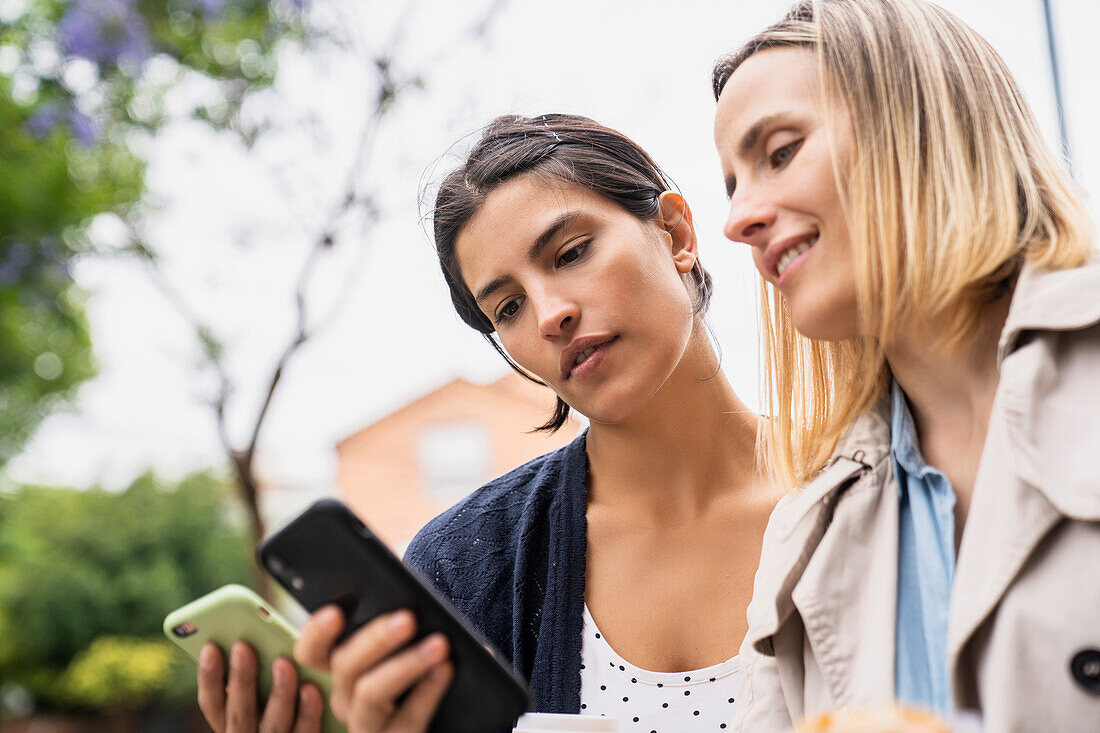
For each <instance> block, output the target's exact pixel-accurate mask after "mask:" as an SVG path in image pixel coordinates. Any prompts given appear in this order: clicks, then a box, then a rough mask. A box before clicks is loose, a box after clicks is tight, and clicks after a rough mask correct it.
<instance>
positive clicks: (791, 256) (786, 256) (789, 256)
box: [775, 236, 817, 277]
mask: <svg viewBox="0 0 1100 733" xmlns="http://www.w3.org/2000/svg"><path fill="white" fill-rule="evenodd" d="M815 244H817V237H816V236H814V237H812V238H811V239H808V240H806V241H805V242H802V243H800V244H796V245H795V246H793V247H791V248H790V249H788V250H787V251H786V252H784V253H783V256H782V257H780V258H779V262H777V263H776V267H775V270H776V274H777V275H778V276H780V277H782V276H783V271H784V270H786V269H787V268H788V267H789V266H790V264H791V263H792V262H794V261H795V260H796V259H797V258H798V256H799V255H800V254H802V253H803V252H805V251H807V250H808V249H810V247H813V246H814V245H815Z"/></svg>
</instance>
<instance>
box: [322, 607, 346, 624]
mask: <svg viewBox="0 0 1100 733" xmlns="http://www.w3.org/2000/svg"><path fill="white" fill-rule="evenodd" d="M318 614H319V615H320V616H321V623H322V624H324V625H325V626H329V627H333V626H336V625H337V624H339V623H340V619H341V617H342V616H343V614H342V613H340V609H339V608H337V607H336V606H325V607H324V608H322V609H321V610H320V611H318Z"/></svg>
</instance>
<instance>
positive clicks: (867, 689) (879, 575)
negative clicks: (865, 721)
mask: <svg viewBox="0 0 1100 733" xmlns="http://www.w3.org/2000/svg"><path fill="white" fill-rule="evenodd" d="M892 472H893V468H892V461H890V460H889V455H886V456H884V457H882V458H881V459H880V460H879V462H878V463H877V464H876V465H875V467H874V470H873V471H868V472H867V473H866V474H865V475H864V476H863V477H861V478H860V480H859V481H857V482H856V483H855V484H853V485H852V486H851V487H850V488H848V489H847V491H845V493H844V500H843V501H841V502H838V503H837V505H836V510H835V512H834V515H833V518H832V522H831V523H830V527H829V530H828V531H827V532H825V534H824V536H823V537H822V539H821V541H820V543H819V544H818V546H817V549H816V550H815V552H814V553H813V557H812V558H811V559H810V561H809V563H808V564H807V566H806V569H805V571H804V572H803V574H802V577H801V579H800V580H799V581H798V584H797V585H796V586H795V588H794V591H793V593H792V597H793V600H794V604H795V606H796V607H797V609H798V612H799V615H800V616H801V617H802V620H803V624H804V626H805V628H806V636H807V638H808V640H809V643H810V648H811V649H813V652H814V658H815V659H816V661H817V665H818V667H819V669H820V670H821V674H822V678H823V679H824V682H825V685H826V686H827V687H828V689H829V693H830V695H831V696H832V697H833V699H834V700H836V702H837V703H838V704H841V705H853V704H873V703H885V702H888V701H889V700H891V699H893V696H894V646H895V640H894V635H895V615H896V609H897V566H898V553H897V544H898V543H897V526H898V495H897V491H895V490H893V489H892V487H893V486H894V484H893V482H892V481H891V480H889V478H888V477H884V475H883V474H887V473H888V474H892ZM884 479H885V480H884ZM884 484H885V488H884Z"/></svg>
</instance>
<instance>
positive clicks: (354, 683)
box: [295, 606, 454, 733]
mask: <svg viewBox="0 0 1100 733" xmlns="http://www.w3.org/2000/svg"><path fill="white" fill-rule="evenodd" d="M415 628H416V624H415V620H414V618H413V617H412V614H411V613H409V612H408V611H398V612H396V613H393V614H384V615H382V616H379V617H377V618H375V619H373V620H371V621H368V622H367V623H366V624H365V625H364V626H363V627H361V628H360V629H359V630H358V631H356V632H355V633H353V634H352V636H350V637H348V639H347V640H346V641H344V642H343V643H341V644H339V646H337V645H336V640H337V638H338V637H339V636H340V635H341V632H342V631H343V629H344V617H343V612H341V611H340V610H339V608H337V607H335V606H326V607H325V608H322V609H321V610H320V611H318V612H317V613H315V614H314V615H313V617H311V618H310V620H309V622H308V623H307V624H306V625H305V627H304V628H303V629H302V634H301V636H300V637H299V639H298V644H297V645H296V647H295V654H296V658H297V659H298V661H300V662H302V663H303V664H307V665H310V666H313V667H317V668H319V669H327V670H330V671H331V674H332V695H331V696H330V697H329V700H330V706H331V708H332V710H333V713H334V714H335V715H336V716H337V718H338V719H339V720H342V721H344V722H345V723H347V725H348V728H349V730H352V731H356V732H357V733H377V732H381V731H389V730H401V731H408V732H409V733H415V732H420V733H422V732H423V731H426V730H428V728H429V725H430V724H431V721H432V718H433V717H434V716H435V713H436V711H437V710H438V708H439V703H440V701H441V700H442V699H443V696H444V694H445V693H446V692H447V689H448V688H449V687H450V684H451V681H452V678H453V673H454V668H453V665H452V664H451V663H450V661H449V659H448V655H449V652H450V649H449V646H450V645H449V644H448V642H447V640H446V639H445V638H444V637H443V636H442V635H441V634H434V635H432V636H430V637H428V638H427V639H425V640H424V641H422V642H420V643H418V644H412V645H410V644H409V642H410V641H411V640H412V638H413V635H414V633H415Z"/></svg>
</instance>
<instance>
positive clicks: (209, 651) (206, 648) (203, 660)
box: [199, 644, 217, 670]
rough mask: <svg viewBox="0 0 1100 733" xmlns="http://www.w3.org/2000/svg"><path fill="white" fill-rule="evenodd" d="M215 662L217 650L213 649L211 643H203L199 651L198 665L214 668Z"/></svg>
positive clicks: (207, 668)
mask: <svg viewBox="0 0 1100 733" xmlns="http://www.w3.org/2000/svg"><path fill="white" fill-rule="evenodd" d="M216 662H217V652H216V651H215V649H214V645H213V644H204V645H203V647H202V651H201V652H199V666H200V667H202V668H203V669H205V670H210V669H213V668H214V665H215V663H216Z"/></svg>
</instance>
